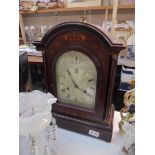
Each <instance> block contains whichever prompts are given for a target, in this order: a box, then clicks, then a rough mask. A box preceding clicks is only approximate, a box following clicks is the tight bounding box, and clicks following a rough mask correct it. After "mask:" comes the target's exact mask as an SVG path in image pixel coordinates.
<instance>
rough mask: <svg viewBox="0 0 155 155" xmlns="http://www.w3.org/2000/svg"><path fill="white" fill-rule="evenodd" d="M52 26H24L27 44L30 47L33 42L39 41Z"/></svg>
mask: <svg viewBox="0 0 155 155" xmlns="http://www.w3.org/2000/svg"><path fill="white" fill-rule="evenodd" d="M51 27H52V25H49V26H47V25H41V26H34V25H30V26H25V33H26V40H27V44H28V45H31V44H32V42H34V41H40V40H41V39H42V37H43V36H44V35H45V33H46V32H47V31H48V30H49V29H51Z"/></svg>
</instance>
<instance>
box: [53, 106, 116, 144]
mask: <svg viewBox="0 0 155 155" xmlns="http://www.w3.org/2000/svg"><path fill="white" fill-rule="evenodd" d="M53 116H54V117H55V118H56V121H57V125H58V127H61V128H64V129H67V130H71V131H75V132H78V133H82V134H85V135H89V136H92V137H95V138H98V139H101V140H104V141H106V142H111V139H112V132H113V118H114V106H111V113H110V117H109V121H108V123H106V122H92V121H89V120H83V119H80V118H73V117H70V116H67V115H63V114H58V113H55V112H53Z"/></svg>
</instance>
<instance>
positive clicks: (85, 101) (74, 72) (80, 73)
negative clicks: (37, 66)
mask: <svg viewBox="0 0 155 155" xmlns="http://www.w3.org/2000/svg"><path fill="white" fill-rule="evenodd" d="M96 81H97V72H96V68H95V65H94V63H93V62H92V60H91V59H90V58H89V57H88V56H87V55H85V54H84V53H81V52H77V51H69V52H66V53H64V54H62V55H61V56H60V57H59V58H58V60H57V63H56V85H57V86H56V87H57V97H58V99H59V100H60V101H62V102H64V103H69V104H75V105H78V106H83V107H87V108H91V109H92V108H94V106H95V96H96Z"/></svg>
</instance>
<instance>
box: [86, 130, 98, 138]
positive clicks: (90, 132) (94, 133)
mask: <svg viewBox="0 0 155 155" xmlns="http://www.w3.org/2000/svg"><path fill="white" fill-rule="evenodd" d="M88 134H89V135H91V136H94V137H99V135H100V133H99V132H97V131H93V130H89V133H88Z"/></svg>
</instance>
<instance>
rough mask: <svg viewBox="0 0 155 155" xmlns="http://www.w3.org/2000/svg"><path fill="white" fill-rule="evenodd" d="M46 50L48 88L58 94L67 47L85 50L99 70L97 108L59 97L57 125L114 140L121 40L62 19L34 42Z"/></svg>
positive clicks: (55, 112)
mask: <svg viewBox="0 0 155 155" xmlns="http://www.w3.org/2000/svg"><path fill="white" fill-rule="evenodd" d="M34 44H35V45H36V46H37V49H39V50H42V51H43V59H44V66H45V77H46V85H47V91H48V92H51V93H52V94H53V95H55V96H56V97H57V90H56V62H57V60H58V58H59V57H60V56H61V55H62V54H63V53H65V52H68V51H72V50H74V51H79V52H82V53H84V54H86V55H87V56H88V57H89V58H90V59H91V60H92V62H93V63H94V65H95V67H96V70H97V90H96V100H95V108H94V109H88V108H84V107H80V106H75V105H71V104H68V103H62V102H60V101H59V99H58V101H57V103H56V104H54V105H53V108H52V112H53V114H54V116H55V117H56V118H57V123H58V126H60V127H63V128H66V129H69V130H73V131H77V132H80V133H84V134H87V135H88V131H89V130H94V131H97V132H99V135H100V136H99V137H98V138H100V139H103V140H106V141H108V142H110V141H111V138H112V126H113V112H114V108H113V106H112V104H111V96H112V89H113V81H114V73H115V67H116V62H117V57H118V54H119V52H120V50H122V49H124V47H123V46H122V44H119V43H117V42H116V41H114V40H112V39H111V37H110V36H109V34H107V32H106V33H105V31H103V30H102V28H100V27H98V26H95V25H90V24H86V23H81V22H67V23H62V24H59V25H57V26H55V27H54V28H52V29H51V30H50V31H48V32H47V33H46V34H45V36H44V37H43V38H42V40H41V42H36V43H34Z"/></svg>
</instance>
